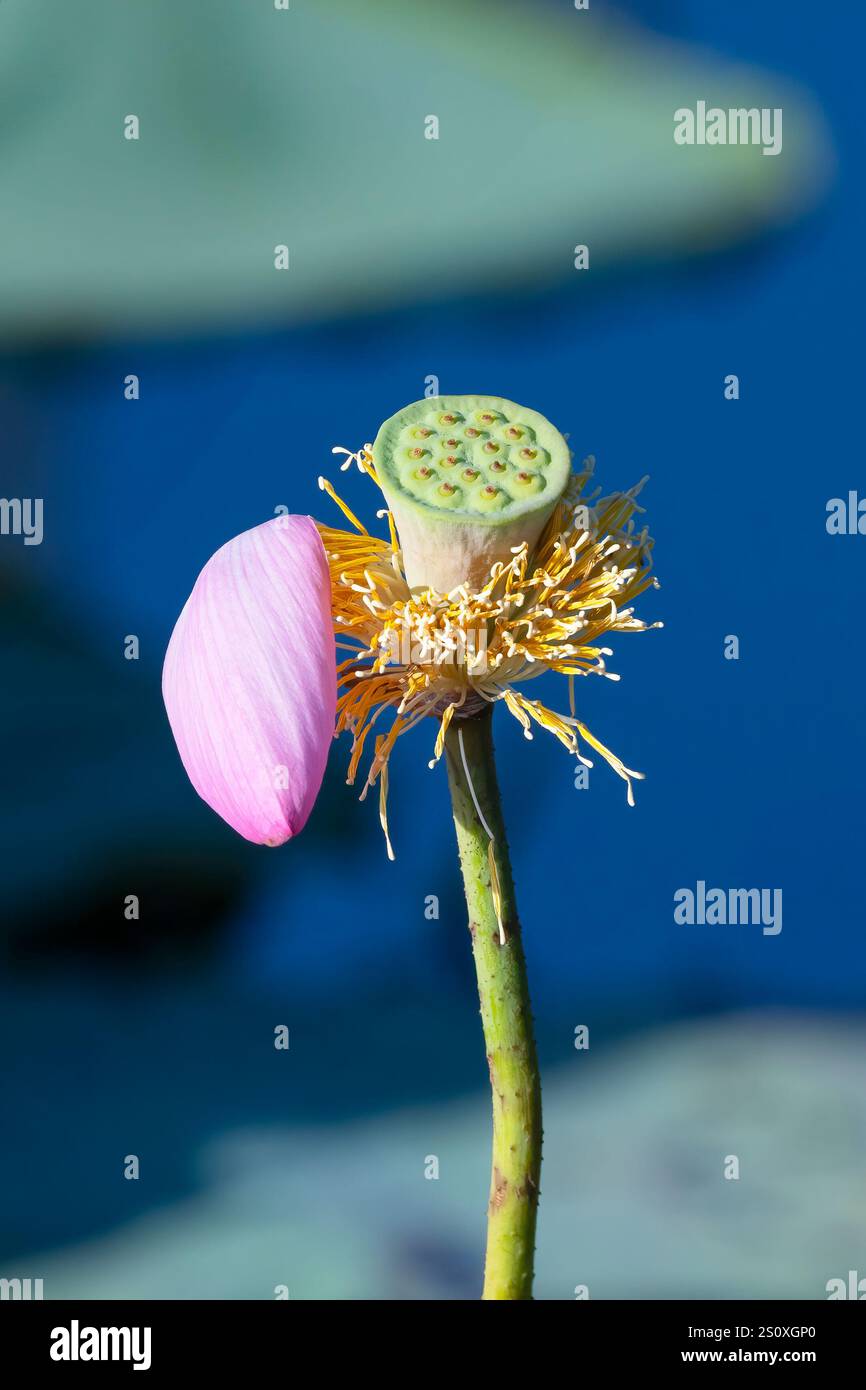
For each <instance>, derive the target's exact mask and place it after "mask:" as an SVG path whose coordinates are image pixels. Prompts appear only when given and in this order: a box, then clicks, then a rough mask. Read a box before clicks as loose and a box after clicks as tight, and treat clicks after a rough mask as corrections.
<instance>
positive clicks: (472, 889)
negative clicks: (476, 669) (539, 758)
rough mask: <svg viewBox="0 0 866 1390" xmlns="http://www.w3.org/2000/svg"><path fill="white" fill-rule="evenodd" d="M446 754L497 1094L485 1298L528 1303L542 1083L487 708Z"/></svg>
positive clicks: (454, 727) (452, 737)
mask: <svg viewBox="0 0 866 1390" xmlns="http://www.w3.org/2000/svg"><path fill="white" fill-rule="evenodd" d="M461 741H462V750H461V746H460V745H461ZM445 755H446V761H447V765H448V782H449V785H450V787H451V803H452V808H453V811H454V825H455V827H456V830H457V846H458V849H459V851H460V865H461V868H462V870H463V884H464V888H465V890H466V905H467V907H468V909H469V930H470V932H471V934H472V951H473V954H474V956H475V970H476V973H477V976H478V994H479V997H480V1000H481V1020H482V1023H483V1026H484V1040H485V1043H486V1046H487V1062H488V1065H489V1068H490V1084H491V1087H492V1090H493V1171H492V1174H491V1180H490V1204H489V1207H488V1217H487V1259H486V1262H485V1269H484V1292H483V1295H482V1297H483V1298H485V1299H529V1298H531V1297H532V1266H533V1259H534V1255H535V1218H536V1213H537V1210H538V1184H539V1179H540V1174H541V1079H540V1077H539V1072H538V1057H537V1055H536V1051H535V1039H534V1037H533V1034H532V1014H531V1011H530V1003H529V985H528V982H527V978H526V961H525V959H524V955H523V946H522V944H521V940H520V925H519V923H518V920H517V907H516V904H515V900H514V883H513V880H512V876H511V863H510V861H509V857H508V845H507V842H506V838H505V825H504V823H503V820H502V808H501V805H500V799H499V786H498V783H497V780H496V766H495V763H494V760H493V734H492V709H491V708H490V707H488V708H487V709H486V710H484V711H483V712H482V713H481V714H478V715H475V716H473V717H472V718H470V719H461V720H459V721H458V720H457V719H455V720H454V721H453V722H452V724H451V727H450V729H449V730H448V734H447V736H446V740H445ZM464 758H465V766H464ZM466 768H468V771H469V777H470V778H471V787H470V785H469V782H468V781H467V776H466ZM472 789H474V792H475V799H476V800H477V802H478V806H479V807H480V810H481V813H482V815H483V817H484V820H485V821H486V822H487V825H488V827H489V828H490V830H491V831H492V833H493V837H494V855H495V862H496V869H497V874H498V878H499V885H500V891H501V895H502V921H503V925H504V931H505V944H504V945H503V944H501V940H500V932H499V925H498V923H497V919H496V911H495V908H494V905H493V896H492V893H491V886H490V868H489V864H488V858H487V855H488V848H487V847H488V843H489V837H488V834H487V831H486V830H485V828H484V825H483V824H482V821H481V819H480V818H479V815H478V811H477V810H476V807H475V804H474V799H473V796H472Z"/></svg>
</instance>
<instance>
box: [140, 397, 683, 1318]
mask: <svg viewBox="0 0 866 1390" xmlns="http://www.w3.org/2000/svg"><path fill="white" fill-rule="evenodd" d="M334 453H336V454H342V455H345V459H344V462H343V464H342V467H343V468H344V469H345V468H347V467H350V466H351V465H352V464H353V463H354V464H356V465H357V466H358V468H360V470H361V471H362V472H363V473H365V474H367V475H368V476H369V478H370V479H371V480H372V482H373V483H375V484H376V486H377V487H378V488H379V489H380V490H381V492H382V493H383V494H384V497H385V501H386V502H387V504H388V505H387V508H386V509H385V511H384V515H385V516H386V517H387V520H388V532H389V536H388V539H387V540H385V539H384V538H379V537H377V536H373V535H370V533H369V532H368V531H367V528H366V527H365V526H364V524H363V523H362V522H361V521H359V520H358V518H357V517H356V516H355V514H354V512H352V511H351V510H350V508H349V507H348V506H347V505H346V503H345V502H343V501H342V499H341V498H340V497H339V496H338V495H337V493H336V492H335V490H334V488H333V487H332V485H331V484H330V483H329V482H328V481H327V479H325V478H320V479H319V483H320V486H321V487H322V488H323V490H324V491H325V492H326V493H327V494H328V495H329V496H330V497H331V498H332V499H333V501H334V502H336V504H337V505H338V506H339V507H340V509H341V510H342V512H343V514H344V515H345V517H346V519H347V521H348V522H349V523H350V524H351V526H352V528H353V529H352V531H345V530H342V529H340V530H337V529H335V528H333V527H329V526H321V525H319V524H318V523H317V522H314V521H313V520H312V518H311V517H301V516H293V517H280V518H278V519H277V520H275V521H269V522H266V523H265V525H263V526H258V527H256V528H255V530H252V531H247V532H245V533H244V535H242V536H238V537H237V538H236V539H235V540H233V541H229V543H228V545H224V546H223V548H222V550H219V551H218V552H217V554H216V555H214V557H213V559H212V560H210V561H209V562H208V564H207V565H205V568H204V569H203V570H202V572H201V574H200V575H199V578H198V580H197V582H196V585H195V588H194V589H193V592H192V594H191V596H190V598H189V600H188V602H187V604H186V607H185V608H184V610H183V612H182V613H181V615H180V618H179V619H178V623H177V626H176V628H175V630H174V633H173V635H172V639H171V642H170V644H169V648H168V652H167V654H166V659H165V670H164V674H163V692H164V695H165V704H166V708H167V710H168V716H169V720H170V721H171V726H172V729H173V731H174V736H175V738H176V740H177V745H178V748H179V749H180V755H181V758H182V759H183V763H184V766H185V768H186V770H187V772H188V773H189V776H190V780H191V781H192V784H193V786H194V787H195V788H196V790H197V791H198V793H199V794H200V796H202V797H203V798H204V800H205V801H206V802H207V803H208V804H209V805H210V806H212V807H213V809H214V810H215V811H217V812H218V813H219V814H220V815H221V816H222V817H223V819H224V820H226V821H228V823H229V825H231V826H233V827H234V828H235V830H238V831H239V832H240V833H241V835H245V836H246V838H247V839H248V840H254V841H256V843H258V844H266V845H279V844H283V843H284V842H285V841H286V840H288V839H289V838H290V837H291V836H292V835H295V834H297V832H298V831H299V830H301V829H302V828H303V826H304V824H305V822H306V820H307V817H308V816H309V814H310V811H311V809H312V805H313V802H314V800H315V798H316V795H317V793H318V790H319V786H320V785H321V781H322V776H323V774H324V768H325V760H326V758H327V755H328V747H329V744H330V741H331V737H332V734H333V733H334V732H336V733H342V732H344V731H346V732H348V733H350V734H351V736H352V751H351V755H350V759H349V769H348V777H347V781H348V782H350V783H351V782H354V780H355V777H356V774H357V773H358V769H359V764H360V761H361V758H362V757H363V755H364V752H365V749H366V750H367V752H368V754H371V756H370V761H369V765H368V771H367V773H366V777H365V780H364V786H363V790H362V792H361V796H362V798H363V796H365V795H366V793H367V791H368V790H370V789H371V788H372V787H374V786H375V785H376V784H377V783H378V787H379V815H380V818H381V821H382V828H383V830H384V832H385V843H386V846H387V849H388V853H389V855H390V856H391V857H392V858H393V851H392V849H391V841H390V836H389V834H388V817H387V797H388V761H389V758H390V755H391V751H392V749H393V747H394V744H395V742H396V740H397V739H398V738H399V737H400V736H401V734H404V733H406V732H408V730H410V729H411V728H413V727H414V726H415V725H416V724H419V723H421V722H422V721H426V720H428V719H431V720H433V721H434V723H435V724H438V733H437V736H436V740H435V744H434V749H433V754H434V756H433V759H432V761H431V763H430V766H431V767H432V766H434V765H435V764H436V762H438V760H439V759H440V758H441V757H442V756H443V754H444V755H445V762H446V766H447V770H448V782H449V786H450V789H451V802H452V809H453V813H454V824H455V829H456V833H457V843H458V848H459V852H460V862H461V867H462V870H463V879H464V887H465V891H466V903H467V907H468V910H469V922H470V928H471V933H472V950H473V954H474V956H475V966H476V973H477V976H478V992H479V998H480V1002H481V1017H482V1023H483V1027H484V1037H485V1046H486V1054H487V1065H488V1069H489V1073H490V1080H491V1085H492V1089H493V1157H492V1165H491V1185H490V1204H489V1208H488V1225H487V1256H486V1262H485V1276H484V1291H483V1295H482V1297H483V1298H485V1299H497V1300H499V1299H528V1298H531V1297H532V1272H533V1256H534V1248H535V1217H536V1209H537V1206H538V1192H539V1180H540V1172H541V1089H540V1080H539V1072H538V1059H537V1056H536V1050H535V1041H534V1038H533V1033H532V1016H531V1008H530V1000H529V987H528V983H527V978H526V961H525V959H524V955H523V947H522V944H521V935H520V925H519V922H518V916H517V904H516V901H515V894H514V883H513V879H512V874H511V865H510V862H509V856H508V846H507V843H506V838H505V826H504V823H503V818H502V809H501V806H500V798H499V791H498V786H497V781H496V767H495V760H494V756H493V739H492V734H491V722H492V721H491V714H492V710H493V706H494V705H495V704H497V703H499V702H500V701H501V702H502V703H503V704H504V705H505V708H506V709H507V710H508V711H509V713H510V714H512V715H513V716H514V718H515V719H517V720H518V721H519V722H520V724H521V725H522V726H523V731H524V733H525V735H526V737H527V738H531V737H532V726H533V725H537V726H539V727H540V728H542V729H545V730H547V731H548V732H550V733H552V734H553V735H554V736H555V737H556V738H557V739H559V741H560V743H562V744H563V745H564V747H565V748H566V749H567V750H568V752H569V753H571V754H573V755H574V757H576V758H577V759H578V760H579V761H580V762H581V763H583V764H584V765H585V766H586V767H591V766H592V763H591V761H590V759H589V758H588V757H586V755H585V754H584V753H583V752H582V751H581V748H582V746H583V745H584V744H586V745H588V746H589V748H591V749H593V750H594V751H595V752H597V753H599V754H600V755H601V757H602V758H604V759H605V761H606V762H608V763H609V764H610V765H611V767H612V768H613V769H614V771H615V772H617V773H618V774H619V776H620V777H622V778H623V779H624V781H625V782H626V784H627V787H628V800H629V803H630V804H633V796H632V779H633V778H635V777H640V776H642V774H641V773H639V772H635V771H633V769H631V768H629V767H626V765H625V764H624V763H623V762H622V761H621V759H620V758H618V757H617V756H616V754H614V753H612V752H611V751H610V750H609V749H608V748H606V747H605V746H604V744H603V743H601V742H600V741H599V739H597V738H596V737H595V735H594V734H592V733H591V732H590V730H589V729H588V728H587V727H586V725H585V724H584V723H583V722H582V721H581V720H580V719H579V718H578V717H577V714H576V712H575V701H574V685H575V680H576V678H577V677H579V676H589V675H600V676H606V677H608V678H609V679H616V676H615V675H613V673H611V672H610V671H608V670H607V667H606V665H605V660H604V658H605V657H606V656H610V655H611V652H610V648H608V647H603V646H599V645H598V643H599V641H600V640H601V639H603V638H604V637H605V636H606V635H607V633H609V632H644V631H646V630H647V627H648V626H649V625H648V624H647V623H646V622H644V621H643V619H640V618H638V617H636V616H635V613H634V610H633V608H632V600H633V599H635V598H637V597H638V596H639V595H640V594H642V593H643V592H644V591H645V590H646V589H647V588H648V587H649V586H650V585H652V584H653V583H654V580H653V578H652V540H651V539H650V536H649V534H648V532H647V530H646V528H645V527H642V528H641V529H640V530H637V529H636V527H635V521H634V517H635V514H636V513H639V512H640V511H641V510H642V509H641V507H640V506H639V504H638V502H637V495H638V492H639V491H640V487H641V484H638V485H637V487H633V488H631V489H629V491H628V492H624V493H614V494H612V495H611V496H608V497H599V496H598V492H600V489H598V491H594V492H592V493H590V494H587V493H585V491H584V489H585V487H586V486H587V484H588V483H589V482H590V480H591V478H592V473H593V464H594V460H593V459H586V460H585V461H584V464H583V466H582V468H581V469H580V470H578V471H577V472H576V473H572V472H571V456H570V452H569V450H568V446H567V443H566V440H565V438H564V437H563V436H562V435H560V434H559V432H558V431H557V430H555V429H554V428H553V426H552V425H551V424H550V423H549V422H548V421H546V420H545V419H544V417H543V416H540V415H538V414H537V413H536V412H534V411H528V410H526V409H524V408H523V407H521V406H518V405H516V404H515V403H514V402H513V401H505V400H501V399H499V398H498V397H488V396H450V397H439V398H437V399H436V400H435V401H430V400H426V399H425V400H423V401H416V402H415V403H414V404H413V405H410V406H407V407H406V408H405V409H404V410H402V411H400V412H398V414H397V415H395V416H392V418H391V419H390V420H388V421H386V422H385V424H384V425H383V426H382V428H381V430H380V431H379V434H378V436H377V439H376V442H375V444H373V445H365V446H364V447H363V449H360V450H358V451H357V453H352V452H350V451H349V450H348V449H340V448H338V449H335V450H334ZM379 515H380V516H381V515H383V513H381V512H380V513H379ZM651 626H658V624H651ZM335 639H337V640H335ZM337 646H339V647H340V648H341V649H343V650H347V651H348V652H349V655H348V656H347V657H346V658H345V659H343V660H341V662H340V664H339V667H338V666H337V665H336V659H335V650H336V647H337ZM545 671H555V672H557V673H559V674H560V675H564V676H566V677H567V679H568V686H569V707H570V711H571V712H570V714H562V713H558V712H556V711H555V710H553V709H550V708H549V707H548V706H547V705H544V704H542V703H541V701H540V700H537V699H531V698H529V697H528V696H527V695H524V694H523V693H522V692H521V691H520V690H519V689H518V688H517V687H518V686H520V685H523V684H525V683H526V682H527V681H530V680H533V679H535V678H536V677H537V676H539V675H541V674H542V673H543V672H545ZM338 686H339V688H340V692H341V693H340V698H339V701H338V700H337V687H338ZM383 714H384V715H385V716H386V717H387V716H388V715H391V722H390V725H389V726H387V732H384V733H380V732H379V730H378V727H376V728H375V732H374V726H377V722H378V720H379V718H380V716H382V715H383ZM335 721H336V728H335ZM371 733H373V737H372V739H371V738H370V735H371Z"/></svg>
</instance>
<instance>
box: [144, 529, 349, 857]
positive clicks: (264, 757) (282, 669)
mask: <svg viewBox="0 0 866 1390" xmlns="http://www.w3.org/2000/svg"><path fill="white" fill-rule="evenodd" d="M162 692H163V698H164V700H165V707H166V710H167V711H168V718H169V723H170V724H171V728H172V732H173V733H174V737H175V740H176V742H177V746H178V750H179V752H180V756H181V760H182V762H183V765H184V767H185V768H186V771H187V774H188V776H189V780H190V781H191V782H192V784H193V786H194V787H195V789H196V791H197V792H198V794H199V796H201V797H202V798H203V799H204V800H205V801H206V802H207V803H208V805H209V806H212V807H213V809H214V810H215V811H216V812H217V814H218V815H220V816H222V818H223V820H225V821H228V823H229V825H231V826H232V827H233V828H234V829H235V830H237V831H238V833H239V834H241V835H243V836H244V837H245V838H246V839H247V840H253V841H254V842H255V843H256V844H260V845H281V844H284V843H285V841H286V840H288V839H290V838H291V836H292V835H297V833H298V831H299V830H302V829H303V828H304V825H305V824H306V821H307V817H308V816H309V814H310V812H311V810H312V809H313V803H314V801H315V799H316V796H317V794H318V791H319V787H320V786H321V784H322V777H323V776H324V772H325V763H326V761H327V757H328V749H329V747H330V744H331V739H332V736H333V732H334V718H335V712H336V702H337V675H336V662H335V647H334V631H333V623H332V619H331V582H330V576H329V573H328V562H327V559H326V556H325V551H324V547H323V545H322V541H321V539H320V537H319V533H318V531H317V529H316V525H315V522H314V521H313V519H312V517H308V516H279V517H276V518H275V519H274V520H273V521H266V522H265V523H264V525H263V526H256V527H255V528H254V529H253V530H252V531H245V532H244V533H243V535H241V536H236V537H235V539H234V540H232V541H229V542H228V544H227V545H224V546H223V547H222V549H221V550H218V551H217V553H216V555H214V556H212V558H211V559H210V560H208V562H207V564H206V565H205V567H204V569H203V570H202V572H201V574H200V575H199V577H198V579H197V580H196V583H195V587H194V589H193V591H192V593H191V594H190V597H189V598H188V599H187V602H186V606H185V607H184V610H183V612H182V613H181V615H180V617H179V618H178V620H177V624H176V626H175V629H174V632H173V633H172V636H171V641H170V642H169V644H168V651H167V652H166V655H165V666H164V668H163V673H162Z"/></svg>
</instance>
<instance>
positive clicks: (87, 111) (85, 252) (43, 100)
mask: <svg viewBox="0 0 866 1390" xmlns="http://www.w3.org/2000/svg"><path fill="white" fill-rule="evenodd" d="M0 93H2V96H0V111H2V118H3V119H2V127H0V128H2V130H3V131H4V135H3V138H2V142H0V181H2V186H3V192H4V217H3V228H2V233H0V252H2V254H0V332H6V333H10V332H19V333H20V332H31V333H33V334H43V333H46V332H49V333H53V332H60V331H63V330H74V329H78V330H80V329H81V328H87V329H95V330H105V329H109V330H110V329H111V328H118V329H120V328H122V329H123V331H127V332H128V331H130V330H135V331H147V330H157V331H158V330H164V329H166V328H170V327H171V326H173V325H178V326H183V327H188V326H190V325H200V326H202V327H207V326H209V325H217V326H219V325H232V324H234V323H237V322H249V321H251V320H252V321H273V322H275V323H284V322H294V321H302V320H309V319H311V318H315V317H319V316H322V315H331V314H336V313H343V312H345V311H347V310H362V309H367V308H371V307H377V306H379V305H384V304H388V303H391V302H395V301H399V300H405V299H406V298H407V297H410V298H412V299H414V300H418V299H425V298H435V299H441V298H442V297H443V296H447V295H448V294H449V293H457V292H460V291H465V290H466V289H467V288H478V289H482V290H484V289H492V288H496V287H501V286H502V285H503V284H507V285H523V284H529V283H532V282H537V281H541V282H545V281H547V282H553V281H555V280H557V279H562V278H563V277H565V276H574V274H575V271H574V270H573V268H572V265H573V258H574V250H573V248H574V246H575V245H577V244H586V245H588V246H589V247H590V248H591V257H592V260H591V265H592V267H593V269H594V270H604V269H605V268H607V267H609V266H613V265H615V264H617V263H618V262H619V261H621V259H622V258H623V257H640V256H645V255H652V254H656V253H668V252H670V251H671V250H674V249H676V250H677V251H679V252H683V251H702V250H705V249H708V248H712V247H716V246H722V245H725V244H726V243H729V242H730V241H732V240H736V239H738V238H741V237H743V236H746V235H749V234H751V233H753V232H755V231H758V230H761V229H763V228H766V227H767V226H770V225H773V224H777V223H779V222H782V221H784V220H786V219H788V218H790V217H791V216H792V215H794V214H795V213H797V212H798V211H800V210H801V209H802V208H804V207H805V206H807V205H808V204H809V203H810V202H811V201H812V200H813V199H814V198H815V196H816V194H817V192H818V191H819V189H820V187H821V185H822V183H823V182H824V181H825V179H826V176H827V171H828V169H829V166H830V163H831V159H830V155H829V147H828V142H827V139H826V136H825V133H824V129H823V123H822V120H821V117H820V116H819V115H818V113H817V110H816V109H815V107H814V106H813V105H812V104H811V102H810V101H809V99H808V98H807V97H806V96H805V95H804V94H801V93H799V92H797V91H796V90H793V89H792V88H791V87H789V86H787V85H786V84H785V83H784V82H782V81H781V80H778V79H776V78H775V77H768V76H766V75H765V74H763V73H760V72H757V71H753V70H748V69H743V68H741V67H738V66H737V67H735V66H732V65H730V64H727V63H725V62H723V61H721V60H716V59H714V58H713V57H710V56H707V54H706V53H703V52H701V53H700V54H699V53H697V52H694V51H692V50H691V49H689V48H688V47H684V46H682V45H676V44H674V43H672V42H666V41H665V40H663V39H660V38H658V37H657V36H651V35H649V34H643V33H641V32H639V31H637V30H634V29H632V28H630V27H627V26H626V25H624V24H623V23H621V22H620V23H614V22H612V21H611V20H610V19H609V17H606V16H605V15H603V14H602V13H600V12H597V11H596V10H595V9H593V10H590V11H586V12H578V11H575V10H573V9H571V8H570V7H569V8H568V9H563V11H562V12H560V13H557V12H555V11H554V10H553V9H551V10H549V11H547V10H544V9H539V8H538V7H526V6H521V7H517V6H516V5H513V6H511V5H507V4H506V5H502V4H496V5H492V4H491V5H488V4H475V5H471V6H470V5H465V4H460V3H458V0H440V3H438V4H436V5H433V6H406V5H404V4H398V3H396V0H368V3H367V4H365V5H363V6H359V5H357V4H350V3H348V0H334V3H332V4H330V5H328V6H319V5H314V4H312V3H305V0H293V3H292V5H291V7H290V8H289V9H288V10H277V9H275V7H274V6H273V5H272V4H271V3H270V0H262V2H261V3H260V4H257V5H251V4H249V2H248V0H185V3H184V4H183V5H178V4H177V3H176V0H148V3H147V4H137V5H135V4H126V5H119V4H117V3H116V0H78V3H77V4H75V5H74V6H58V5H56V4H54V3H53V0H28V3H27V4H22V3H11V2H10V3H7V4H4V5H3V6H2V8H0ZM698 100H707V101H709V102H710V103H711V104H712V103H716V104H717V105H719V106H722V107H730V106H746V107H749V106H758V107H778V106H781V107H783V109H784V148H783V150H782V152H781V153H780V154H779V155H778V156H777V157H775V158H765V157H763V155H762V151H761V149H760V148H759V147H758V146H726V147H721V146H716V147H709V146H697V145H696V146H693V147H682V146H678V145H676V144H675V143H674V139H673V130H674V120H673V114H674V111H675V110H676V109H677V108H680V107H682V106H694V104H695V103H696V102H697V101H698ZM128 115H135V116H136V117H137V118H138V120H139V122H140V131H139V138H138V139H137V140H132V139H126V138H125V136H124V120H125V118H126V117H127V116H128ZM431 117H435V118H436V121H438V138H436V139H430V138H427V135H429V134H431V133H432V132H433V131H434V129H435V127H434V126H433V125H432V123H431V122H430V119H429V118H431ZM278 245H286V246H287V247H288V248H289V269H288V270H287V271H282V272H280V271H277V270H275V268H274V248H275V247H276V246H278Z"/></svg>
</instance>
